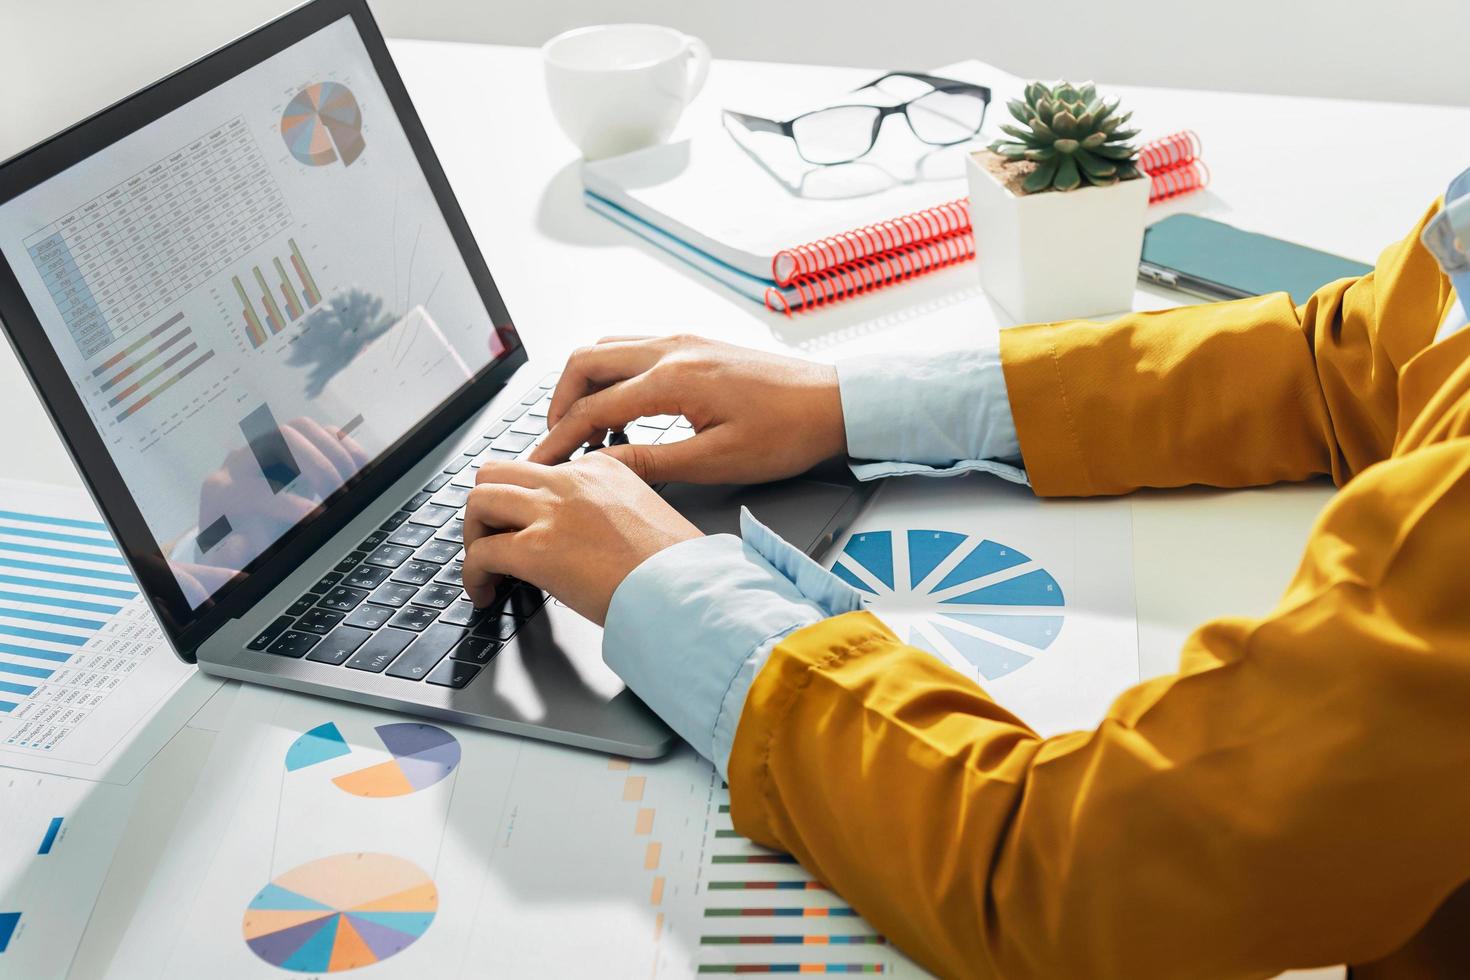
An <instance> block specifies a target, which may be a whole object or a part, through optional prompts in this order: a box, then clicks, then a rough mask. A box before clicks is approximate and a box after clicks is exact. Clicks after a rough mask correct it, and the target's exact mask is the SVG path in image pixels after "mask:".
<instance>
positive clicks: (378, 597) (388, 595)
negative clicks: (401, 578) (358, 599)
mask: <svg viewBox="0 0 1470 980" xmlns="http://www.w3.org/2000/svg"><path fill="white" fill-rule="evenodd" d="M418 590H419V589H418V586H416V585H404V584H403V583H401V582H384V583H383V584H382V585H380V586H378V587H377V588H376V589H374V590H373V594H372V595H371V596H369V598H370V599H372V601H373V602H376V603H381V604H382V605H385V606H392V607H393V608H395V609H396V608H398V607H399V606H401V605H403V604H404V603H405V602H407V601H408V600H410V599H412V598H413V596H414V593H415V592H417V591H418Z"/></svg>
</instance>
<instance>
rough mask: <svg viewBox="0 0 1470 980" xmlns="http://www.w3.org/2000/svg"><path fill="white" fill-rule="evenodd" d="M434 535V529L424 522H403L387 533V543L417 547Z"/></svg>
mask: <svg viewBox="0 0 1470 980" xmlns="http://www.w3.org/2000/svg"><path fill="white" fill-rule="evenodd" d="M433 536H434V529H433V528H432V527H429V526H428V525H425V524H405V525H403V526H402V527H400V528H399V529H398V530H396V531H394V532H393V533H392V534H390V535H388V543H389V544H401V545H404V546H406V547H409V548H417V547H418V546H419V545H421V544H423V543H424V542H425V541H427V540H429V539H430V538H432V537H433Z"/></svg>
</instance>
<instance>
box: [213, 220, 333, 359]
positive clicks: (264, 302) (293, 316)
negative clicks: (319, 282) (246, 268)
mask: <svg viewBox="0 0 1470 980" xmlns="http://www.w3.org/2000/svg"><path fill="white" fill-rule="evenodd" d="M287 242H288V244H289V245H290V247H291V258H290V263H291V268H292V269H293V270H294V271H295V273H296V278H297V279H298V280H300V283H301V288H300V291H299V292H298V290H297V288H296V283H294V282H292V281H291V277H290V276H288V275H287V274H286V266H285V263H283V262H282V261H281V260H280V258H278V257H276V258H272V259H271V265H272V267H273V268H274V269H275V273H276V278H277V279H279V280H280V281H279V283H278V285H277V286H276V289H279V290H280V295H281V300H282V302H284V303H285V305H286V310H285V313H284V314H282V312H281V307H280V305H279V304H278V303H277V302H276V289H272V288H271V285H270V283H268V282H267V281H266V276H265V273H263V272H261V271H260V266H258V265H257V266H252V267H251V270H250V271H251V273H252V274H253V276H254V279H255V286H256V287H257V288H258V290H259V292H258V294H257V298H258V299H259V301H260V305H261V307H262V308H264V310H265V316H264V318H262V317H261V315H260V313H259V312H258V311H257V310H256V307H255V303H254V302H253V301H252V300H251V297H250V294H249V293H247V292H246V290H245V285H244V283H242V282H241V281H240V277H239V276H233V277H231V279H230V281H231V282H232V283H233V284H234V286H235V295H236V296H237V297H238V298H239V300H240V314H241V316H243V317H244V319H245V336H246V338H248V339H249V341H250V345H251V346H252V347H257V348H258V347H261V346H264V344H265V342H266V339H267V338H268V337H269V336H270V334H278V333H280V332H281V331H282V330H284V329H286V324H287V323H295V322H296V321H297V320H299V319H300V318H301V315H302V314H303V313H305V312H306V311H307V310H309V309H311V308H312V307H314V306H316V305H317V304H318V303H320V302H321V301H322V294H321V291H320V290H319V289H317V286H316V279H315V278H314V277H313V276H312V274H311V269H309V268H308V267H307V265H306V259H305V257H304V256H302V254H301V249H300V248H298V247H297V245H296V239H294V238H291V239H287ZM303 297H304V298H305V300H306V302H305V303H303V302H302V299H303ZM266 328H269V329H270V333H269V334H268V333H267V332H266Z"/></svg>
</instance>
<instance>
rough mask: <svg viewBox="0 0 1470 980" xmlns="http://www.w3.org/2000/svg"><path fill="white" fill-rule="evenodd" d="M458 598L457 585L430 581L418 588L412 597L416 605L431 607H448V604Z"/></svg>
mask: <svg viewBox="0 0 1470 980" xmlns="http://www.w3.org/2000/svg"><path fill="white" fill-rule="evenodd" d="M458 598H459V587H458V586H455V585H444V584H442V583H440V582H430V583H429V584H428V585H426V586H424V587H423V588H422V589H419V594H418V595H416V596H414V597H413V603H414V605H416V606H428V607H429V608H431V609H448V608H449V604H450V603H451V602H453V601H454V600H456V599H458Z"/></svg>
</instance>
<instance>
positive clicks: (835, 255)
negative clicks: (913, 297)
mask: <svg viewBox="0 0 1470 980" xmlns="http://www.w3.org/2000/svg"><path fill="white" fill-rule="evenodd" d="M969 229H970V199H969V198H966V197H962V198H960V199H959V200H957V201H950V202H948V203H946V204H940V205H938V206H936V207H932V208H926V209H925V210H923V211H915V212H914V213H913V214H906V215H902V216H901V217H897V218H891V219H889V220H887V221H880V222H878V223H877V224H871V225H865V226H864V227H862V228H855V229H853V230H852V231H844V232H841V233H840V234H836V235H829V236H827V237H826V238H819V239H817V240H816V241H814V242H807V243H806V244H805V245H797V246H796V247H795V248H784V249H782V250H781V251H779V252H777V253H776V254H775V256H774V257H773V258H772V259H771V278H772V279H774V280H776V285H778V286H790V285H792V284H793V283H794V282H795V281H796V280H798V279H801V278H804V277H806V276H814V275H817V274H818V273H821V272H824V271H826V270H828V269H836V268H838V267H840V266H844V265H847V264H849V263H852V262H860V261H862V260H863V259H868V258H873V257H876V256H881V255H885V254H887V253H889V252H893V251H895V250H898V249H903V248H908V247H909V246H911V245H922V244H924V243H926V242H932V241H936V240H938V239H941V238H947V237H948V236H950V235H954V234H958V233H960V232H964V231H969Z"/></svg>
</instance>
